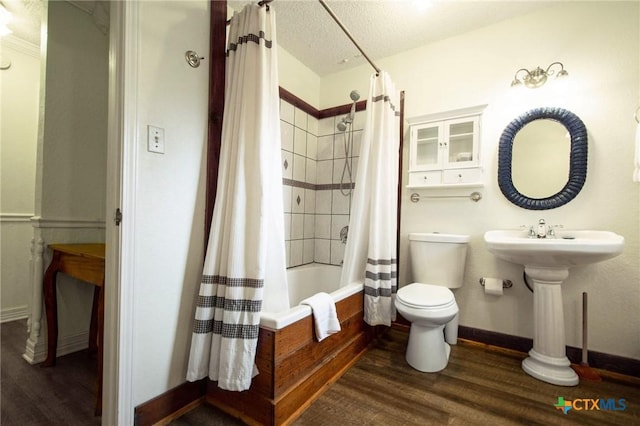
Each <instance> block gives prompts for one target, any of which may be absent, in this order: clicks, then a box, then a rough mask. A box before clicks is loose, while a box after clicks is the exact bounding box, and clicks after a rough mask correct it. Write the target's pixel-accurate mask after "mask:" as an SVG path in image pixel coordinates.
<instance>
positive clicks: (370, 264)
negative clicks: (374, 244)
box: [364, 258, 398, 297]
mask: <svg viewBox="0 0 640 426" xmlns="http://www.w3.org/2000/svg"><path fill="white" fill-rule="evenodd" d="M397 278H398V271H397V262H396V259H371V258H368V259H367V267H366V270H365V286H364V294H365V295H367V296H372V297H380V296H382V297H391V295H392V294H395V293H396V292H397V282H396V280H397ZM384 282H387V283H389V282H390V283H391V286H390V287H384V284H383V283H384Z"/></svg>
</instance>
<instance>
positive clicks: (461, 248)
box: [409, 232, 469, 288]
mask: <svg viewBox="0 0 640 426" xmlns="http://www.w3.org/2000/svg"><path fill="white" fill-rule="evenodd" d="M468 243H469V236H468V235H457V234H441V233H437V232H433V233H415V234H409V261H410V263H411V273H412V275H413V281H414V282H419V283H423V284H431V285H437V286H442V287H447V288H459V287H462V279H463V277H464V267H465V262H466V260H467V246H468Z"/></svg>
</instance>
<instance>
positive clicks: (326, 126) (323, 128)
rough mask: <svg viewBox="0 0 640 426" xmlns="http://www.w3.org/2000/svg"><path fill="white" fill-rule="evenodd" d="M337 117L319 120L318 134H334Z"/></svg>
mask: <svg viewBox="0 0 640 426" xmlns="http://www.w3.org/2000/svg"><path fill="white" fill-rule="evenodd" d="M335 129H336V128H335V118H334V117H327V118H323V119H321V120H318V134H317V136H325V135H333V134H334V133H335Z"/></svg>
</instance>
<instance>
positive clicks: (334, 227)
mask: <svg viewBox="0 0 640 426" xmlns="http://www.w3.org/2000/svg"><path fill="white" fill-rule="evenodd" d="M345 226H349V215H348V214H334V215H332V216H331V239H332V240H340V231H342V228H344V227H345Z"/></svg>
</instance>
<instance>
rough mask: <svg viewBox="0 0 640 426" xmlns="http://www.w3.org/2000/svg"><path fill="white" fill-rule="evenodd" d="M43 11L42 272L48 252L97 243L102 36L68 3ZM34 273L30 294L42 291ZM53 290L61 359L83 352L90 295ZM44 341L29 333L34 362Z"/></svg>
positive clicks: (38, 221)
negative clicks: (51, 247)
mask: <svg viewBox="0 0 640 426" xmlns="http://www.w3.org/2000/svg"><path fill="white" fill-rule="evenodd" d="M44 10H45V12H44V13H45V14H46V16H45V22H46V36H45V37H44V38H43V41H42V43H43V45H44V46H45V49H43V56H42V67H41V74H40V101H39V102H40V103H39V105H40V117H39V123H38V132H39V133H38V144H37V152H36V184H35V197H34V200H35V207H34V216H35V217H34V219H33V220H32V225H33V227H34V229H33V238H34V241H35V242H36V245H37V244H38V242H40V241H41V242H42V243H43V244H44V248H45V250H44V267H45V268H46V267H47V266H48V264H49V262H50V260H51V253H50V250H48V249H46V246H47V245H49V244H53V243H84V242H87V243H93V242H103V241H104V219H105V213H106V212H105V204H106V154H107V105H108V99H107V96H108V92H107V89H108V70H109V68H108V64H109V62H108V51H109V36H108V34H105V32H104V31H103V30H102V29H100V28H98V26H96V24H95V23H94V21H93V19H92V18H91V17H90V16H89V15H87V14H86V13H85V12H83V11H81V10H80V9H78V8H76V7H74V6H72V5H71V4H70V3H68V2H49V3H47V7H46V8H45V9H44ZM38 273H39V271H34V282H33V283H32V284H31V285H32V287H33V288H34V291H36V290H35V288H37V287H39V286H41V285H42V282H41V281H40V280H39V277H38ZM57 282H58V291H57V297H58V324H59V327H60V330H59V338H58V342H59V350H58V355H62V354H64V353H65V352H69V351H73V350H78V349H81V348H83V347H86V346H87V342H88V338H87V337H88V330H89V319H90V312H91V306H92V297H93V296H92V295H93V287H92V286H90V285H87V284H86V283H82V282H80V281H77V280H75V279H71V278H69V277H67V276H65V275H63V274H61V276H60V277H58V280H57ZM34 294H35V293H34ZM34 308H35V309H39V306H35V307H34ZM34 316H35V312H34ZM36 338H38V339H36ZM43 338H44V334H42V335H41V336H37V332H33V330H32V336H31V340H34V339H36V340H39V347H40V350H39V351H37V352H36V356H35V358H36V359H34V360H32V361H34V362H37V361H38V360H40V357H42V356H43V355H44V354H45V353H46V350H45V349H44V347H43V341H42V339H43ZM27 346H29V343H27Z"/></svg>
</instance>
